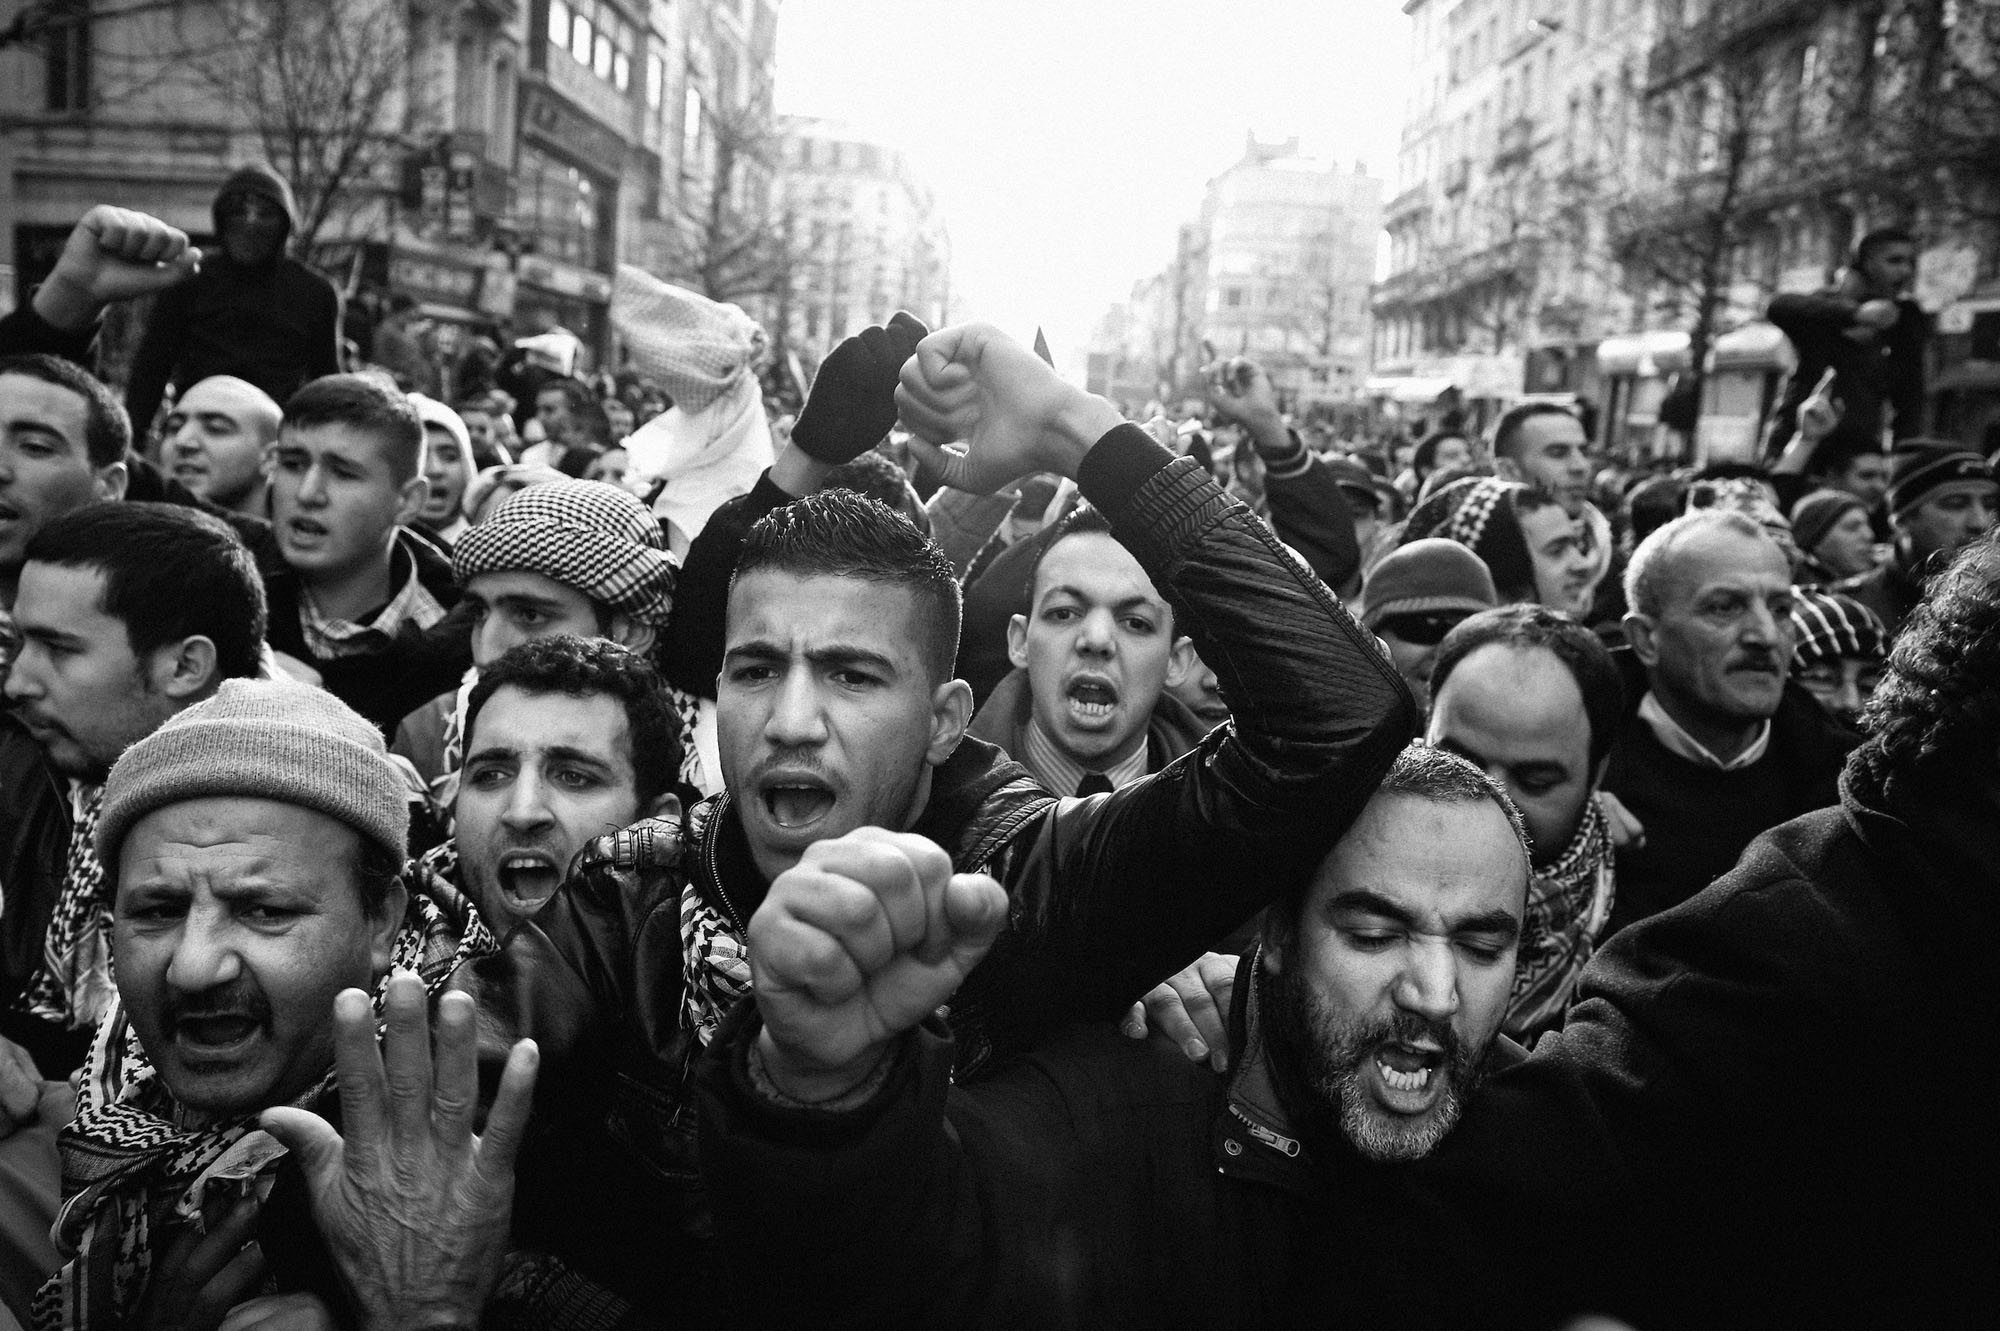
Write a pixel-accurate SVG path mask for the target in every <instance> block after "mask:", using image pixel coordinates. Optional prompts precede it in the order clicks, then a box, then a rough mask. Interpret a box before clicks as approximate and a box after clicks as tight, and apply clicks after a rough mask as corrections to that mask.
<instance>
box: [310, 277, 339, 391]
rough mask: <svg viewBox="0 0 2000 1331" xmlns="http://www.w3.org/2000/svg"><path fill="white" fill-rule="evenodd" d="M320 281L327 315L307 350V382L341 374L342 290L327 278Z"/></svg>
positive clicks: (317, 328)
mask: <svg viewBox="0 0 2000 1331" xmlns="http://www.w3.org/2000/svg"><path fill="white" fill-rule="evenodd" d="M320 281H321V283H322V284H323V286H324V288H325V300H326V313H325V315H324V316H323V319H324V326H323V327H316V328H315V329H314V330H313V335H312V344H311V346H310V347H308V348H307V357H306V382H310V381H312V380H314V379H319V378H322V377H324V376H326V375H329V374H339V373H340V290H339V288H337V287H335V286H334V285H333V283H331V282H329V281H327V280H326V279H325V278H321V279H320Z"/></svg>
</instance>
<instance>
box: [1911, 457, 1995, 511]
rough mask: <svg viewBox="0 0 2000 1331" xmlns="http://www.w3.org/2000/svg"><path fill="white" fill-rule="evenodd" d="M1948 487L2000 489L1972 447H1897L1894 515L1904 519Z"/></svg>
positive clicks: (1984, 462) (1991, 473) (1987, 490)
mask: <svg viewBox="0 0 2000 1331" xmlns="http://www.w3.org/2000/svg"><path fill="white" fill-rule="evenodd" d="M1947 486H1949V487H1952V488H1953V489H1954V490H1975V491H1981V492H1984V493H1986V494H1992V493H1993V492H1994V490H1995V489H2000V483H1996V482H1995V481H1994V479H1993V469H1992V468H1990V467H1988V466H1987V465H1986V459H1985V458H1983V457H1981V456H1979V454H1977V453H1975V452H1973V451H1972V450H1971V449H1969V448H1961V447H1960V446H1958V445H1957V444H1951V443H1944V442H1940V441H1931V440H1918V441H1907V440H1906V441H1905V442H1903V443H1901V444H1898V445H1897V446H1896V453H1895V461H1894V462H1893V463H1892V464H1891V467H1890V472H1889V495H1888V502H1889V513H1890V516H1892V517H1901V516H1902V515H1903V514H1905V513H1907V512H1909V511H1910V510H1911V509H1913V508H1915V507H1916V506H1917V505H1918V504H1921V503H1923V502H1924V501H1925V500H1926V499H1931V498H1934V497H1936V496H1937V494H1938V492H1939V491H1941V490H1943V489H1945V488H1946V487H1947Z"/></svg>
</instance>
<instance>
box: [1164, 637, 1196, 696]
mask: <svg viewBox="0 0 2000 1331" xmlns="http://www.w3.org/2000/svg"><path fill="white" fill-rule="evenodd" d="M1194 663H1195V654H1194V639H1193V638H1189V637H1185V636H1183V637H1179V638H1175V639H1174V645H1173V646H1172V647H1171V648H1170V649H1168V652H1167V687H1168V688H1170V689H1177V688H1179V687H1180V686H1181V685H1183V684H1185V683H1187V677H1188V675H1189V674H1190V673H1192V672H1193V670H1194Z"/></svg>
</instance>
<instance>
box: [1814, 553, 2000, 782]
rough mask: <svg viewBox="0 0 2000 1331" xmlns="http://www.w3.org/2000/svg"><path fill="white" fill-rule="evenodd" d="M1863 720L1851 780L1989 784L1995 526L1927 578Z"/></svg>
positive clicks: (1996, 627)
mask: <svg viewBox="0 0 2000 1331" xmlns="http://www.w3.org/2000/svg"><path fill="white" fill-rule="evenodd" d="M1864 715H1865V717H1866V720H1867V729H1868V732H1869V738H1868V740H1867V742H1866V743H1864V744H1863V745H1862V746H1861V747H1860V748H1859V749H1857V750H1856V751H1855V753H1854V756H1853V757H1852V758H1850V759H1849V766H1848V774H1849V777H1850V779H1853V778H1855V777H1856V776H1857V775H1861V776H1865V777H1866V778H1867V779H1869V780H1870V781H1871V783H1873V784H1874V785H1876V786H1877V787H1878V788H1884V787H1886V785H1887V784H1888V783H1890V782H1892V781H1895V780H1900V779H1904V778H1912V779H1917V780H1923V779H1925V778H1931V779H1937V778H1942V779H1944V780H1947V781H1949V780H1952V779H1954V778H1957V777H1961V776H1962V777H1965V778H1967V779H1968V780H1967V783H1968V784H1976V783H1977V781H1978V780H1979V779H1981V778H1982V777H1984V778H1986V779H1990V778H1991V776H1992V773H1993V768H1994V764H1995V761H1996V759H1995V753H1996V752H2000V528H1996V529H1995V530H1993V531H1989V532H1988V533H1987V534H1986V535H1985V536H1984V537H1982V538H1981V539H1979V540H1978V541H1975V542H1973V544H1972V545H1970V546H1968V547H1967V548H1966V549H1964V550H1962V551H1960V552H1959V554H1958V556H1957V557H1956V558H1955V559H1953V560H1952V562H1951V564H1950V565H1949V566H1948V567H1947V568H1946V569H1945V571H1944V572H1942V573H1940V574H1938V575H1937V576H1936V577H1934V578H1933V579H1932V580H1931V583H1930V587H1929V590H1928V592H1927V593H1926V595H1925V597H1924V600H1923V603H1922V604H1920V605H1919V606H1918V607H1917V609H1916V612H1915V613H1914V614H1913V615H1911V617H1910V619H1909V622H1908V623H1907V624H1905V625H1904V627H1903V630H1902V632H1901V633H1899V634H1898V635H1897V637H1896V643H1895V646H1894V647H1892V648H1891V649H1890V651H1889V668H1888V670H1887V672H1885V673H1884V674H1883V676H1882V682H1881V683H1880V684H1879V685H1877V686H1876V689H1875V693H1874V695H1873V696H1872V697H1871V698H1870V699H1869V700H1868V710H1867V711H1866V713H1864ZM1857 765H1858V769H1859V770H1858V772H1857Z"/></svg>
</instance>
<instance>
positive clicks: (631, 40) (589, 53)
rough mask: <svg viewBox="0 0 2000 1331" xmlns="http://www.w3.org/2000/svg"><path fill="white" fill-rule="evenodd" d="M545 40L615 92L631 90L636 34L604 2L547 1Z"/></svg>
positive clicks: (636, 44) (627, 23)
mask: <svg viewBox="0 0 2000 1331" xmlns="http://www.w3.org/2000/svg"><path fill="white" fill-rule="evenodd" d="M548 39H549V47H550V49H552V50H557V51H567V52H568V53H569V56H570V59H572V60H574V61H576V63H577V64H579V65H582V66H583V67H584V68H585V69H587V70H589V71H590V72H591V73H592V74H594V75H596V76H597V77H598V78H600V79H602V80H604V81H605V82H606V83H608V84H610V85H611V86H612V87H613V88H615V89H617V90H618V91H619V92H628V91H630V90H631V87H632V54H633V52H634V51H635V50H637V49H638V30H637V29H636V28H634V27H633V26H632V24H631V23H630V21H628V20H627V19H626V18H625V16H624V15H622V14H620V13H619V12H618V11H617V10H616V9H613V8H612V7H611V6H610V5H608V4H605V3H604V0H549V26H548Z"/></svg>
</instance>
